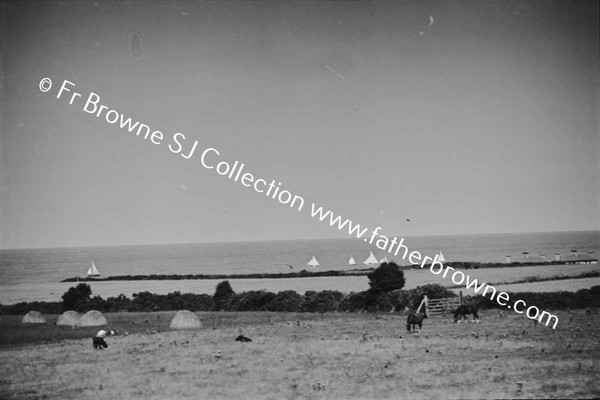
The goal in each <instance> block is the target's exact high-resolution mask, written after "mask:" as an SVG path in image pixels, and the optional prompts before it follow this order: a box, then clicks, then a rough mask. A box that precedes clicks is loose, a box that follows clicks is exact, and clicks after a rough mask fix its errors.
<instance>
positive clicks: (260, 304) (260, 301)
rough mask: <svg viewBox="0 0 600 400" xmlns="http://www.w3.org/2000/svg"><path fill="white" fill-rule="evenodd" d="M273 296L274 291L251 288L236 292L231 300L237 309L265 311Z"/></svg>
mask: <svg viewBox="0 0 600 400" xmlns="http://www.w3.org/2000/svg"><path fill="white" fill-rule="evenodd" d="M275 296H276V295H275V293H272V292H267V291H265V290H251V291H249V292H242V293H240V294H237V295H236V296H235V299H234V300H233V302H234V303H235V306H236V309H237V311H266V310H267V305H268V304H269V302H270V301H271V300H273V299H274V298H275Z"/></svg>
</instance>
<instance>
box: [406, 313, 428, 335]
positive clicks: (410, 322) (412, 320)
mask: <svg viewBox="0 0 600 400" xmlns="http://www.w3.org/2000/svg"><path fill="white" fill-rule="evenodd" d="M425 318H427V313H416V312H414V311H411V312H410V314H408V318H407V319H406V330H407V331H408V333H411V332H413V331H414V330H415V327H416V326H418V327H419V331H421V328H422V327H423V319H425Z"/></svg>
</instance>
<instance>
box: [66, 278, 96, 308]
mask: <svg viewBox="0 0 600 400" xmlns="http://www.w3.org/2000/svg"><path fill="white" fill-rule="evenodd" d="M91 295H92V288H91V287H90V285H87V284H85V283H80V284H79V285H77V286H76V287H72V288H69V290H67V291H66V292H65V293H64V294H63V295H62V297H61V298H62V304H63V311H68V310H75V311H87V309H88V303H89V302H90V296H91Z"/></svg>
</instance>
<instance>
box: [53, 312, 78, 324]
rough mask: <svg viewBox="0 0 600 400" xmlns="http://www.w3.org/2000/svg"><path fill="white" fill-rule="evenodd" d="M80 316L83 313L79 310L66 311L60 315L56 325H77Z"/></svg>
mask: <svg viewBox="0 0 600 400" xmlns="http://www.w3.org/2000/svg"><path fill="white" fill-rule="evenodd" d="M79 318H81V314H79V313H78V312H77V311H72V310H70V311H65V312H64V313H62V314H61V315H60V316H59V317H58V320H57V321H56V325H66V326H75V325H77V322H78V321H79Z"/></svg>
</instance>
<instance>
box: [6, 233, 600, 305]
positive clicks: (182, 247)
mask: <svg viewBox="0 0 600 400" xmlns="http://www.w3.org/2000/svg"><path fill="white" fill-rule="evenodd" d="M404 239H405V240H404V245H406V246H407V247H408V249H409V250H410V251H414V250H417V251H419V252H420V253H421V254H423V255H428V256H431V257H433V256H434V255H436V254H438V253H439V252H440V251H441V252H443V255H444V258H445V259H446V261H466V262H469V261H471V262H494V263H504V262H505V260H506V256H511V258H512V261H525V257H526V255H525V254H524V253H528V254H529V255H530V256H531V255H536V256H537V255H539V254H544V255H545V257H546V258H547V259H548V260H553V259H554V255H555V254H562V255H566V254H573V253H574V252H575V251H577V252H578V254H586V255H592V256H593V257H594V258H599V257H600V231H581V232H544V233H510V234H505V233H503V234H472V235H444V236H419V237H405V238H404ZM371 251H372V252H373V254H374V255H375V256H376V257H377V259H379V260H381V259H383V258H384V257H387V259H388V260H389V261H395V262H396V263H397V264H399V265H408V264H409V263H408V262H407V261H406V260H403V259H402V257H401V255H402V254H400V255H399V256H394V255H392V254H389V253H388V252H386V251H382V250H380V249H378V248H377V247H375V245H374V244H373V245H370V244H368V243H365V242H364V241H362V240H358V239H353V238H344V239H314V240H312V239H311V240H289V241H285V240H281V241H260V242H228V243H193V244H161V245H133V246H103V247H72V248H44V249H12V250H0V303H2V304H7V303H6V302H3V301H7V299H8V300H10V302H12V301H16V300H17V297H15V296H14V293H13V292H17V293H21V292H23V293H25V292H28V293H30V294H29V295H28V296H25V297H22V298H19V300H33V299H34V298H35V299H36V300H40V299H42V298H41V297H39V298H38V297H35V296H34V297H32V298H30V297H31V293H35V292H36V291H37V290H38V289H37V288H42V287H44V288H45V287H46V286H43V285H50V284H56V283H58V282H60V281H61V280H63V279H65V278H71V277H77V276H79V277H84V276H86V273H87V270H88V268H89V267H90V266H91V263H92V261H93V262H94V264H95V265H96V267H97V268H98V270H99V271H100V274H101V276H102V277H106V276H114V275H152V274H177V275H187V274H250V273H285V272H291V271H292V270H293V271H300V270H302V269H307V270H314V268H312V269H311V267H309V266H308V265H307V263H308V261H310V260H311V258H312V257H313V256H314V257H315V258H316V259H317V261H318V262H319V266H318V267H317V269H318V270H322V271H325V270H347V269H353V268H364V267H366V266H365V265H364V264H363V262H364V260H365V259H366V258H367V257H368V256H369V253H370V252H371ZM350 257H353V258H354V259H355V260H356V265H349V264H348V261H349V259H350ZM63 285H64V284H63ZM48 287H52V286H48ZM54 287H55V289H54V291H59V290H61V289H60V288H61V287H62V286H61V287H59V286H54ZM2 292H5V293H2ZM9 292H11V294H10V295H9ZM3 294H4V295H5V296H3ZM53 296H54V297H53V299H54V300H56V301H58V300H59V298H60V297H56V296H57V293H54V292H53ZM44 299H46V298H45V297H44ZM46 300H49V299H46Z"/></svg>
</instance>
